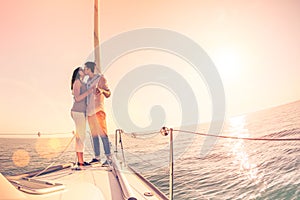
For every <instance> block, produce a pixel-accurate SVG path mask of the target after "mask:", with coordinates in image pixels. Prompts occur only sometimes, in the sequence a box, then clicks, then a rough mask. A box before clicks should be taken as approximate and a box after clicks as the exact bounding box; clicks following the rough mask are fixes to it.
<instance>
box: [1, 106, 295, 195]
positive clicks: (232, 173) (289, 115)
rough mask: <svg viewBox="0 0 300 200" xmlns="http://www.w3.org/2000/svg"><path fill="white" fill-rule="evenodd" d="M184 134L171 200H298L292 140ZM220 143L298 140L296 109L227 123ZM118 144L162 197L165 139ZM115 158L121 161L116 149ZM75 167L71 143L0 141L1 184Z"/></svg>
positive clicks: (178, 141)
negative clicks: (29, 174)
mask: <svg viewBox="0 0 300 200" xmlns="http://www.w3.org/2000/svg"><path fill="white" fill-rule="evenodd" d="M209 125H210V124H200V125H198V126H197V130H196V131H195V132H197V133H204V134H206V133H207V130H208V127H209ZM186 131H190V132H192V130H191V129H190V128H189V127H186V128H177V129H176V128H174V131H173V133H174V142H173V147H174V185H173V189H174V199H178V200H179V199H197V200H198V199H270V200H274V199H293V200H296V199H300V141H299V140H295V141H272V140H271V141H268V140H263V141H259V140H245V139H228V138H216V137H205V136H203V135H199V134H193V133H190V132H189V133H188V132H186ZM181 134H184V137H179V136H180V135H181ZM220 135H222V136H230V137H238V138H266V139H268V138H271V139H276V138H300V101H297V102H292V103H289V104H286V105H281V106H277V107H273V108H270V109H266V110H262V111H258V112H255V113H250V114H245V115H241V116H236V117H233V118H230V119H228V120H227V121H226V122H225V124H224V128H223V130H222V133H220ZM89 142H90V139H89V137H88V139H87V149H86V153H85V160H87V161H89V160H90V159H91V158H92V148H91V145H90V143H89ZM111 142H112V145H114V143H115V139H114V137H113V136H112V137H111ZM117 142H118V143H119V139H118V140H117ZM122 144H123V147H124V150H123V153H124V155H125V161H126V163H127V164H129V165H130V166H132V167H133V168H134V169H135V170H137V171H138V172H139V173H141V174H142V175H144V176H145V177H146V178H147V179H148V180H149V181H150V182H152V183H153V184H154V185H155V186H157V187H158V188H159V189H160V190H161V191H162V192H164V193H165V194H166V195H169V136H162V135H161V134H160V133H152V134H150V133H145V134H139V133H135V134H132V133H124V134H123V135H122ZM112 150H113V151H114V150H115V146H113V147H112ZM117 150H118V153H119V154H120V155H122V151H121V148H120V145H119V147H118V149H117ZM102 152H103V151H102ZM121 157H122V156H121ZM75 159H76V158H75V153H74V141H72V140H71V138H44V137H43V136H41V137H37V138H34V139H24V138H23V139H22V138H17V139H12V138H0V172H1V173H2V174H3V175H5V176H9V175H16V174H21V173H24V172H28V171H32V170H37V169H44V168H45V167H47V166H49V165H57V164H64V163H66V162H75Z"/></svg>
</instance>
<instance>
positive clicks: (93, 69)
mask: <svg viewBox="0 0 300 200" xmlns="http://www.w3.org/2000/svg"><path fill="white" fill-rule="evenodd" d="M84 65H85V66H86V67H87V68H89V69H90V70H91V71H92V72H93V73H94V71H95V66H96V63H94V62H86V63H85V64H84Z"/></svg>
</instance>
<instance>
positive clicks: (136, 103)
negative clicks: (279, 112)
mask: <svg viewBox="0 0 300 200" xmlns="http://www.w3.org/2000/svg"><path fill="white" fill-rule="evenodd" d="M299 9H300V1H298V0H286V1H283V0H282V1H281V0H253V1H246V0H239V1H238V0H223V1H217V0H187V1H182V0H164V1H161V0H143V1H141V0H122V1H119V0H101V1H100V40H101V41H107V40H109V39H110V38H112V37H114V36H116V35H118V34H121V33H125V32H127V31H131V30H135V29H140V28H160V29H167V30H172V31H175V32H177V33H180V34H183V35H185V36H186V37H188V38H190V39H191V40H193V41H194V42H196V43H197V44H198V45H199V46H201V47H202V48H203V49H204V51H205V52H206V53H207V54H208V55H209V57H210V58H211V59H212V61H213V62H214V64H215V66H216V68H217V70H218V72H219V75H220V77H221V80H222V83H223V86H224V92H225V96H226V117H231V116H236V115H241V114H245V113H249V112H253V111H257V110H261V109H266V108H270V107H273V106H276V105H281V104H285V103H288V102H292V101H296V100H299V99H300V84H299V83H300V81H299V74H300V59H299V52H300V21H299V19H300V12H299ZM0 27H1V31H0V44H1V45H0V66H1V72H2V76H1V77H0V91H1V93H2V94H1V98H0V111H1V116H0V122H1V126H0V133H20V134H24V133H25V134H26V133H28V134H31V133H37V132H42V133H53V134H55V133H69V132H71V131H72V130H74V123H73V120H72V118H71V116H70V108H71V107H72V101H73V99H72V95H71V91H70V79H71V74H72V71H73V70H74V69H75V68H76V67H77V66H83V64H84V63H85V61H86V60H87V58H88V56H89V55H90V54H91V52H92V51H93V0H75V1H74V0H72V1H71V0H64V1H59V0H51V1H40V0H17V1H4V0H1V7H0ZM149 63H155V64H163V65H168V66H171V67H173V68H174V69H176V70H179V72H180V73H181V74H182V76H185V77H186V80H187V82H188V83H189V84H191V85H193V87H192V88H193V89H195V85H197V86H196V87H198V88H196V90H197V91H196V92H195V93H196V99H197V101H198V102H199V112H200V113H201V119H203V121H206V120H209V119H210V116H211V105H210V99H209V94H208V93H207V91H206V89H205V84H204V83H203V81H202V80H199V78H198V79H197V78H193V73H194V72H193V71H192V70H190V69H189V67H190V66H188V64H187V63H185V62H183V61H182V60H180V58H178V57H176V56H174V55H169V54H168V53H165V52H155V51H151V50H149V51H139V52H134V53H131V54H128V55H125V56H123V57H121V58H120V59H118V60H116V61H115V62H114V63H113V64H112V65H111V66H110V68H109V69H108V70H107V71H106V72H104V74H105V76H106V77H107V79H108V81H109V84H110V87H111V89H112V92H114V88H115V87H116V86H117V84H118V82H119V81H120V79H121V78H122V76H125V75H126V73H128V72H129V71H130V70H133V69H134V68H135V67H136V66H140V65H143V64H149ZM179 66H183V68H180V67H179ZM179 68H180V69H181V71H180V69H179ZM182 69H183V70H182ZM199 88H200V89H199ZM142 89H145V90H147V91H143V90H139V91H137V92H136V94H135V95H133V96H132V97H131V99H130V100H128V109H129V110H130V111H129V112H130V117H131V118H132V120H133V121H134V122H136V123H138V124H140V125H141V126H146V125H147V124H148V123H150V121H151V119H150V118H149V111H150V108H151V106H149V105H151V104H153V105H156V104H162V106H163V107H165V109H166V113H167V122H166V123H168V124H170V125H175V124H176V123H177V122H179V121H180V117H178V116H179V115H178V113H180V109H181V108H180V106H179V107H178V106H177V107H176V106H175V104H176V103H177V100H178V99H176V98H174V94H166V92H165V91H164V89H163V88H161V87H159V86H157V85H156V86H152V87H150V86H149V87H148V88H147V87H144V88H142ZM153 91H156V92H157V94H158V95H156V96H159V97H160V98H156V97H155V95H153V96H154V97H153V96H151V97H150V98H147V97H146V99H147V100H145V92H147V94H148V93H150V94H151V93H152V92H153ZM146 96H147V95H146ZM162 99H168V100H162ZM106 105H107V113H108V115H107V118H108V126H109V127H110V129H111V130H112V129H113V128H115V127H116V122H115V121H116V120H115V117H114V116H113V114H112V111H111V110H112V109H111V106H112V99H107V100H106Z"/></svg>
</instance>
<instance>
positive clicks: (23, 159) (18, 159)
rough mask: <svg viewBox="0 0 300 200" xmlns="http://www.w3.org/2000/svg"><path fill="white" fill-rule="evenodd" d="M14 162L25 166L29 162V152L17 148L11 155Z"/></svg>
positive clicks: (19, 165)
mask: <svg viewBox="0 0 300 200" xmlns="http://www.w3.org/2000/svg"><path fill="white" fill-rule="evenodd" d="M12 160H13V162H14V164H15V165H16V166H18V167H25V166H27V165H28V164H29V161H30V156H29V153H28V152H27V151H25V150H23V149H19V150H17V151H15V152H14V154H13V156H12Z"/></svg>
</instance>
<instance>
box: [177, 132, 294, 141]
mask: <svg viewBox="0 0 300 200" xmlns="http://www.w3.org/2000/svg"><path fill="white" fill-rule="evenodd" d="M173 131H177V132H183V133H191V134H196V135H202V136H209V137H216V138H227V139H237V140H257V141H300V138H248V137H235V136H222V135H212V134H207V133H198V132H193V131H185V130H173Z"/></svg>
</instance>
